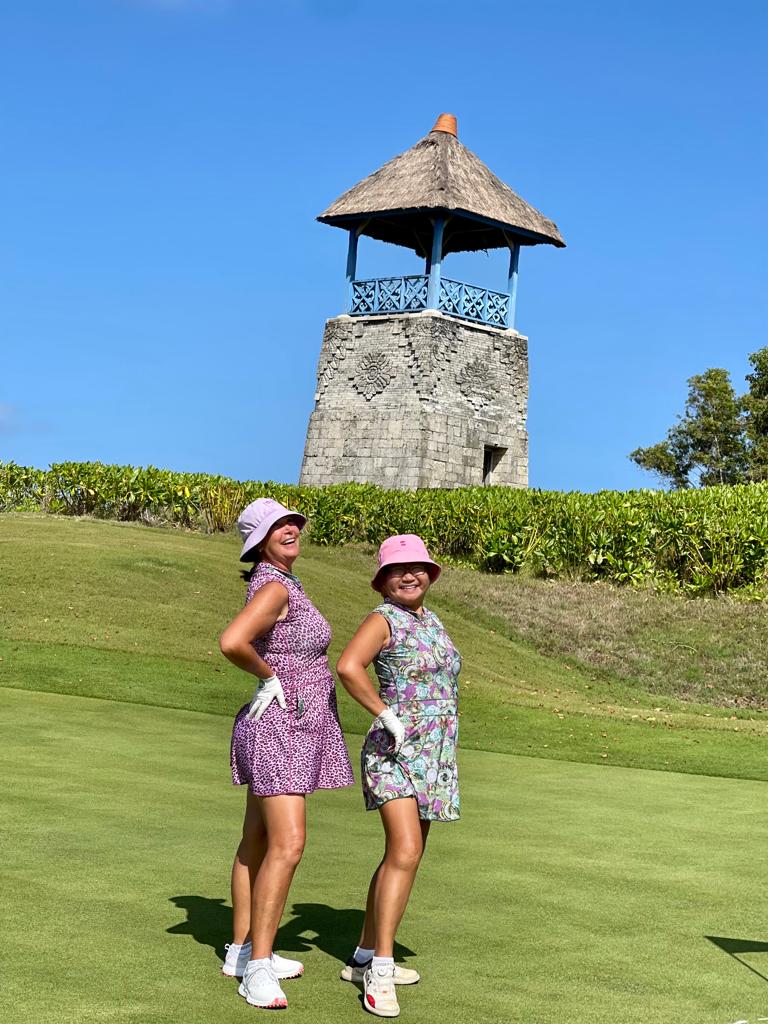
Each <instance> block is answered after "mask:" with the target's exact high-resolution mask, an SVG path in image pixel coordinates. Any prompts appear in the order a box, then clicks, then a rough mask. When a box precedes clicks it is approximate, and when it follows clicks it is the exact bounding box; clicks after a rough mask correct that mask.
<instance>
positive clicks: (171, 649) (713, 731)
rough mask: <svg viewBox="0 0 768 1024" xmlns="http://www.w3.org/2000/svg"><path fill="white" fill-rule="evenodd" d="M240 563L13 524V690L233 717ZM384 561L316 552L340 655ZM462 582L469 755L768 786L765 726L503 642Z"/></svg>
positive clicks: (192, 544) (104, 530) (189, 540)
mask: <svg viewBox="0 0 768 1024" xmlns="http://www.w3.org/2000/svg"><path fill="white" fill-rule="evenodd" d="M236 550H237V545H236V542H235V539H234V538H233V537H222V536H214V537H205V536H201V535H198V534H186V533H182V532H179V531H172V530H148V529H146V528H143V527H139V526H134V525H121V524H115V523H105V522H97V521H92V520H71V519H59V518H55V517H50V516H39V515H27V516H2V517H0V623H1V625H0V685H4V686H11V687H20V688H24V689H33V690H52V691H56V692H61V693H69V694H80V695H85V696H97V697H107V698H110V699H115V700H122V701H132V702H136V703H147V704H157V705H165V706H169V707H178V708H188V709H194V710H200V711H207V712H212V713H215V714H224V715H230V714H232V713H233V712H234V711H235V710H236V709H237V708H238V707H239V706H240V705H241V704H242V703H243V702H244V700H245V699H247V696H248V694H249V692H250V687H249V682H248V680H247V679H245V677H244V676H242V674H240V673H238V672H237V671H236V670H235V669H233V668H232V667H231V666H229V665H228V664H227V663H226V662H225V661H224V660H223V659H222V658H221V656H220V655H219V654H218V651H217V647H216V637H217V635H218V633H219V631H220V630H221V628H222V626H223V625H224V623H225V622H226V621H227V619H228V618H229V617H230V616H231V615H232V614H233V613H234V612H235V611H236V609H237V608H238V607H239V606H240V603H241V601H242V599H243V587H242V583H241V582H240V581H239V579H238V576H237V563H236ZM370 562H371V560H370V557H369V556H367V555H365V554H364V553H362V552H360V551H358V550H336V549H333V550H332V549H324V548H313V547H311V546H307V547H306V549H305V553H304V555H303V556H302V558H301V560H300V562H299V563H298V564H297V568H298V569H299V571H300V574H301V576H302V579H303V580H304V583H305V586H306V588H307V590H308V592H309V594H310V596H312V597H313V598H314V599H315V601H316V602H317V604H318V605H319V606H320V607H321V609H322V610H323V611H324V613H325V614H326V615H327V617H328V618H329V619H330V621H331V623H332V625H333V628H334V637H335V639H334V646H333V649H332V654H336V653H338V650H339V649H340V646H341V644H342V643H343V642H344V640H345V639H346V638H348V637H349V636H350V635H351V634H352V632H353V631H354V629H355V627H356V626H357V624H358V623H359V621H360V620H361V618H362V617H363V615H364V614H365V612H366V611H367V610H368V609H369V608H370V607H371V605H372V600H373V597H374V595H373V594H372V592H371V590H370V588H369V586H368V584H367V578H368V575H369V572H370ZM462 579H463V577H462V575H461V572H460V571H458V570H457V571H455V573H446V580H445V586H444V587H443V589H442V592H441V585H442V584H441V585H438V586H437V587H436V588H435V590H434V591H433V593H432V599H431V602H430V603H431V604H432V606H433V607H434V608H435V609H436V610H437V611H438V612H439V613H440V614H441V616H442V617H443V618H444V620H445V622H446V625H447V627H448V629H449V631H450V632H451V635H452V636H453V637H454V639H455V641H456V643H457V645H458V647H459V648H460V650H461V651H462V654H463V656H464V665H465V667H464V672H463V674H462V719H461V723H462V725H461V730H462V745H463V746H464V747H465V748H476V749H485V750H495V751H503V752H508V753H522V754H530V755H534V756H537V757H543V758H549V759H552V758H554V759H567V760H574V761H586V762H595V763H609V764H618V765H627V766H636V767H651V768H662V769H669V770H677V771H684V772H696V773H703V774H713V775H723V776H736V777H743V778H755V779H768V763H767V761H768V759H766V757H765V736H766V733H767V732H768V726H767V725H766V724H765V723H764V722H762V721H761V720H760V718H759V713H758V712H754V713H753V712H747V711H745V710H741V711H740V712H738V714H739V715H740V717H739V718H738V719H737V718H734V717H732V714H733V712H732V710H731V709H723V708H721V707H715V706H708V705H701V704H697V705H693V704H688V703H682V702H680V701H677V700H674V699H671V698H668V697H662V696H659V695H658V694H656V695H649V694H646V693H644V692H643V691H642V690H640V689H638V687H637V686H636V685H633V684H632V682H631V681H628V680H626V679H621V678H619V677H617V676H615V675H612V674H611V673H609V672H607V671H605V670H601V671H595V670H592V669H590V668H589V667H584V666H580V665H578V664H574V663H567V662H566V661H565V660H564V659H563V658H558V657H552V656H544V655H542V654H539V653H536V651H534V650H533V649H532V648H531V647H530V646H527V645H526V644H523V643H521V642H517V641H514V640H512V639H510V638H509V637H508V636H506V635H504V632H503V631H502V630H501V628H500V629H499V630H497V631H495V632H494V631H493V630H492V629H491V628H489V624H490V623H492V622H496V621H497V619H498V623H499V624H500V625H503V623H504V621H506V620H503V618H502V617H500V616H501V615H502V612H503V611H504V609H503V607H502V605H501V602H499V608H496V607H495V606H492V607H490V608H482V607H480V606H479V600H480V599H479V597H478V594H477V592H473V593H472V594H470V595H469V596H466V595H465V596H462V593H461V585H463V584H462ZM465 582H466V580H465ZM493 585H494V586H496V584H495V583H494V584H493ZM494 616H495V617H494ZM508 632H509V630H508ZM341 706H342V719H343V721H344V725H345V728H346V729H347V731H352V732H360V731H363V730H364V729H365V728H366V727H367V724H368V721H367V716H366V715H365V714H364V713H363V712H362V711H361V710H360V709H359V708H358V707H357V706H356V705H352V704H351V702H349V701H348V700H347V699H346V696H344V697H343V698H342V701H341Z"/></svg>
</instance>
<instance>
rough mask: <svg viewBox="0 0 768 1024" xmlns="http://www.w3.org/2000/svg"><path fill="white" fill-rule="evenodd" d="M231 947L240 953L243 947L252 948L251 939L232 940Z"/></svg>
mask: <svg viewBox="0 0 768 1024" xmlns="http://www.w3.org/2000/svg"><path fill="white" fill-rule="evenodd" d="M229 948H230V949H234V951H235V952H236V953H239V952H240V950H241V949H250V948H251V940H250V939H248V941H247V942H230V944H229Z"/></svg>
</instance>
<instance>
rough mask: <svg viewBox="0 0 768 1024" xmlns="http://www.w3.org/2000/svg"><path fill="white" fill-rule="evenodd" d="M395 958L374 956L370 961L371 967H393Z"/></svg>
mask: <svg viewBox="0 0 768 1024" xmlns="http://www.w3.org/2000/svg"><path fill="white" fill-rule="evenodd" d="M394 966H395V958H394V957H393V956H374V958H373V961H372V963H371V967H372V968H373V969H374V970H375V969H376V968H377V967H394Z"/></svg>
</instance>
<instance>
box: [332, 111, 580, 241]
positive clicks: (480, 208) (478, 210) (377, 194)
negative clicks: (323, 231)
mask: <svg viewBox="0 0 768 1024" xmlns="http://www.w3.org/2000/svg"><path fill="white" fill-rule="evenodd" d="M440 213H443V214H446V215H450V220H449V221H448V223H447V225H446V228H445V235H444V243H443V252H444V253H449V252H461V251H474V250H477V249H496V248H500V247H506V246H507V245H508V244H509V240H510V239H513V240H514V241H515V242H517V243H519V244H521V245H538V244H540V243H548V244H550V245H556V246H558V247H562V246H564V245H565V242H564V241H563V239H562V238H561V236H560V232H559V231H558V229H557V225H556V224H555V223H554V222H553V221H551V220H548V219H547V218H546V217H545V216H544V215H543V214H541V213H539V211H538V210H536V209H534V207H532V206H530V205H529V204H528V203H526V202H525V200H524V199H521V198H520V196H519V195H517V194H516V193H515V192H513V191H512V189H511V188H510V187H509V186H508V185H505V184H504V182H503V181H501V179H500V178H497V177H496V175H495V174H493V172H492V171H490V170H489V169H488V168H487V167H486V166H485V164H484V163H483V162H482V160H480V159H479V158H478V157H476V156H475V154H474V153H473V152H472V151H471V150H469V149H467V147H466V146H463V145H462V144H461V143H460V142H459V140H458V137H457V135H456V119H455V118H454V117H453V116H452V115H450V114H441V115H440V117H439V118H438V120H437V123H436V124H435V127H434V128H433V129H432V131H431V132H430V133H429V135H425V136H424V138H423V139H420V140H419V141H418V142H417V143H416V145H415V146H411V148H410V149H408V150H406V151H405V153H401V154H400V155H399V156H396V157H395V158H394V159H393V160H390V161H389V162H388V163H386V164H384V166H383V167H381V168H379V170H378V171H374V173H373V174H369V175H368V177H367V178H364V179H363V180H362V181H361V182H359V183H358V184H357V185H354V186H353V187H352V188H351V189H349V190H348V191H346V192H345V193H344V194H343V195H342V196H339V198H338V199H337V200H336V201H335V202H334V203H332V204H331V205H330V206H329V207H328V209H327V210H326V211H325V212H324V213H322V214H321V215H320V216H319V217H318V218H317V219H318V220H319V221H322V223H323V224H333V225H334V226H336V227H340V228H347V229H348V230H349V229H351V228H353V227H355V226H357V225H360V224H364V227H363V229H362V231H361V232H360V233H361V234H364V235H369V236H371V237H372V238H378V239H381V241H384V242H392V243H393V244H395V245H403V246H406V248H409V249H414V250H415V251H416V252H417V253H418V254H419V255H423V256H426V255H427V254H428V253H429V250H430V245H431V238H432V218H434V217H435V216H436V215H438V214H440Z"/></svg>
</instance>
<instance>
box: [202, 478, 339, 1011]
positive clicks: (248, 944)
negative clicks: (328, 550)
mask: <svg viewBox="0 0 768 1024" xmlns="http://www.w3.org/2000/svg"><path fill="white" fill-rule="evenodd" d="M305 522H306V520H305V518H304V516H301V515H299V514H298V513H295V512H291V511H290V510H289V509H286V508H284V507H283V506H282V505H280V504H279V503H278V502H276V501H274V500H273V499H271V498H260V499H259V500H258V501H255V502H253V503H252V504H251V505H249V506H248V508H247V509H245V511H244V512H243V514H242V515H241V516H240V518H239V519H238V528H239V529H240V533H241V535H242V537H243V540H244V545H243V550H242V552H241V555H240V560H241V561H246V562H247V561H253V562H256V565H255V567H254V569H253V571H252V573H251V574H250V580H249V585H248V595H247V598H246V605H245V608H244V609H243V610H242V611H241V612H240V614H239V615H237V616H236V617H235V619H234V620H233V621H232V622H231V623H230V625H229V626H228V627H227V628H226V629H225V630H224V632H223V633H222V636H221V650H222V652H223V653H224V655H225V656H226V657H227V658H229V660H230V661H232V662H233V663H234V664H235V665H237V666H238V667H240V668H242V669H245V671H247V672H250V673H252V674H253V675H255V676H257V677H258V683H257V687H256V691H255V693H254V696H253V700H252V701H251V702H250V703H249V704H245V705H244V706H243V707H242V708H241V709H240V711H239V712H238V714H237V717H236V718H235V724H234V728H233V731H232V748H231V765H232V781H233V783H234V784H235V785H247V786H248V796H247V803H246V812H245V822H244V825H243V837H242V840H241V842H240V845H239V847H238V850H237V854H236V856H235V862H234V865H233V868H232V907H233V918H234V921H233V925H234V928H233V930H234V935H233V942H232V943H231V944H230V946H229V947H228V950H227V958H226V959H225V962H224V966H223V968H222V970H223V971H224V973H225V974H230V975H235V976H240V975H242V976H243V982H242V984H241V985H240V990H239V991H240V994H241V995H242V996H244V997H245V998H246V999H247V1000H248V1002H249V1003H251V1004H252V1005H254V1006H262V1007H270V1008H273V1007H282V1006H285V1005H287V1003H286V999H285V995H284V993H283V991H282V989H281V988H280V985H279V980H280V979H281V978H290V977H297V976H298V975H299V974H301V973H302V972H303V966H302V965H301V964H300V963H299V962H298V961H296V960H288V959H286V958H284V957H281V956H278V955H277V954H275V953H274V952H273V950H272V944H273V942H274V938H275V934H276V932H277V928H278V925H279V923H280V918H281V916H282V913H283V909H284V907H285V902H286V899H287V896H288V889H289V887H290V884H291V880H292V878H293V874H294V872H295V870H296V867H297V865H298V863H299V861H300V859H301V855H302V852H303V849H304V839H305V829H306V817H305V800H304V798H305V796H306V794H307V793H312V792H314V790H316V789H335V788H337V787H340V786H349V785H351V784H352V783H353V781H354V779H353V776H352V768H351V765H350V763H349V757H348V755H347V749H346V746H345V745H344V737H343V735H342V732H341V726H340V724H339V717H338V712H337V708H336V691H335V688H334V681H333V676H332V675H331V671H330V669H329V667H328V658H327V651H328V645H329V644H330V640H331V629H330V626H329V625H328V623H327V622H326V620H325V619H324V618H323V616H322V615H321V614H320V612H319V611H318V610H317V609H316V608H315V606H314V605H313V604H312V602H311V601H310V600H309V598H308V597H307V595H306V594H305V593H304V590H303V588H302V586H301V583H300V581H299V579H298V577H296V576H294V575H293V573H292V571H291V570H292V568H293V563H294V561H295V560H296V558H297V557H298V554H299V534H300V531H301V529H302V527H303V526H304V524H305ZM249 937H250V941H249Z"/></svg>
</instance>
